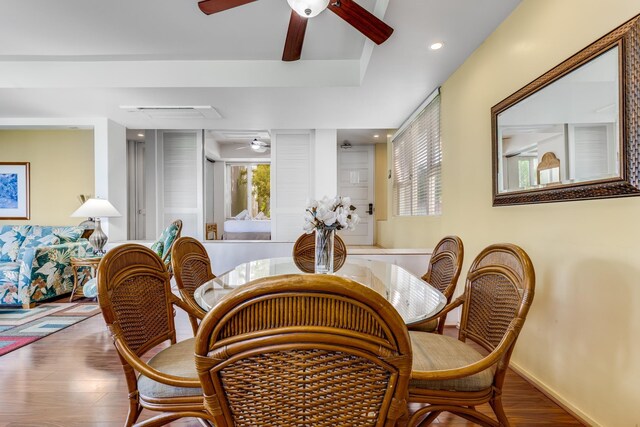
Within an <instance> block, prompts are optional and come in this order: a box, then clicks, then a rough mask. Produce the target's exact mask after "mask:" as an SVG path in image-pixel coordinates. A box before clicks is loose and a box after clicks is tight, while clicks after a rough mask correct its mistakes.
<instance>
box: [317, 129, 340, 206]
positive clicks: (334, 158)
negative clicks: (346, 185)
mask: <svg viewBox="0 0 640 427" xmlns="http://www.w3.org/2000/svg"><path fill="white" fill-rule="evenodd" d="M312 182H313V193H312V195H311V197H313V198H314V199H322V198H323V197H324V196H327V197H334V196H335V195H336V194H337V192H338V131H337V129H316V131H315V140H314V144H313V180H312Z"/></svg>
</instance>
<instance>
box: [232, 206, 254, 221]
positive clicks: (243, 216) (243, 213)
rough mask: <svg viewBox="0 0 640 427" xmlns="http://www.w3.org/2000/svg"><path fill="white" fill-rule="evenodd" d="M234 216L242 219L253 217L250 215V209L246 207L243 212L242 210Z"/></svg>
mask: <svg viewBox="0 0 640 427" xmlns="http://www.w3.org/2000/svg"><path fill="white" fill-rule="evenodd" d="M234 218H235V219H237V220H241V221H242V220H245V219H251V215H249V211H247V210H246V209H245V210H243V211H242V212H240V213H239V214H238V215H236V216H235V217H234Z"/></svg>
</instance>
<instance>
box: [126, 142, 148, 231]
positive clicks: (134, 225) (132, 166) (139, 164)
mask: <svg viewBox="0 0 640 427" xmlns="http://www.w3.org/2000/svg"><path fill="white" fill-rule="evenodd" d="M144 150H145V143H144V142H142V141H131V140H130V141H127V174H128V178H127V181H128V186H129V188H128V197H129V200H128V207H127V209H128V211H129V222H128V224H129V225H128V227H129V228H128V236H129V239H130V240H144V239H145V238H146V218H145V216H146V209H145V201H146V200H145V191H144V190H145V181H144V172H145V171H144V154H145V153H144Z"/></svg>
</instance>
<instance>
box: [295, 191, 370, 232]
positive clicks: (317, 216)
mask: <svg viewBox="0 0 640 427" xmlns="http://www.w3.org/2000/svg"><path fill="white" fill-rule="evenodd" d="M355 210H356V207H355V206H353V205H352V204H351V198H350V197H341V196H336V197H334V198H333V199H330V198H328V197H324V198H323V199H322V200H314V201H312V202H311V203H310V204H309V206H308V207H307V211H306V214H305V218H304V220H305V224H304V231H305V232H306V233H307V234H309V233H312V232H313V231H314V230H342V229H347V230H353V229H354V228H355V226H356V224H357V223H358V221H359V220H360V218H359V217H358V215H357V214H356V213H355Z"/></svg>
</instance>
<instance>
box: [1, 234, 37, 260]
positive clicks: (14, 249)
mask: <svg viewBox="0 0 640 427" xmlns="http://www.w3.org/2000/svg"><path fill="white" fill-rule="evenodd" d="M30 230H31V226H30V225H5V226H2V227H1V228H0V262H15V261H16V260H17V259H18V252H19V250H20V245H22V242H24V240H25V239H26V237H27V234H28V233H29V231H30Z"/></svg>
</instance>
